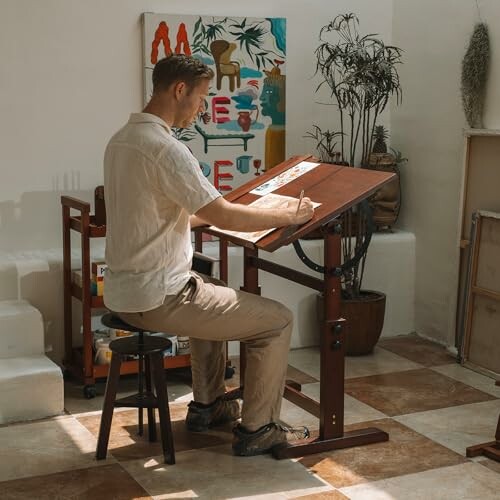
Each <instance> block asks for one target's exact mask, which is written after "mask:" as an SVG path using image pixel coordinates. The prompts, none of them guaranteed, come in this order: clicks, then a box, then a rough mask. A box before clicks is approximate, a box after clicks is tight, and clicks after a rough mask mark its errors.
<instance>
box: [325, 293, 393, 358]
mask: <svg viewBox="0 0 500 500" xmlns="http://www.w3.org/2000/svg"><path fill="white" fill-rule="evenodd" d="M385 301H386V296H385V294H384V293H382V292H377V291H374V290H362V291H361V297H360V298H359V299H342V302H341V316H342V317H343V318H344V319H345V320H346V325H345V337H344V338H345V340H346V354H347V355H348V356H362V355H365V354H370V353H372V352H373V349H374V347H375V345H376V344H377V342H378V340H379V338H380V335H381V334H382V328H383V327H384V317H385ZM317 305H318V319H319V321H320V325H321V324H322V318H323V317H324V302H323V296H322V295H318V303H317Z"/></svg>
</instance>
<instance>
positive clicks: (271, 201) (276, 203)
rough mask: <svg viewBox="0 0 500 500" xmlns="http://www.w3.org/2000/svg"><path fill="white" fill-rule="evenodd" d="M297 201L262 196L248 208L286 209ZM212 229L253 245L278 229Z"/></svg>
mask: <svg viewBox="0 0 500 500" xmlns="http://www.w3.org/2000/svg"><path fill="white" fill-rule="evenodd" d="M316 165H319V163H317V164H316ZM296 199H297V198H293V197H292V196H283V195H280V194H272V193H270V194H267V195H265V196H262V198H258V199H257V200H255V201H253V202H252V203H249V205H248V206H249V207H254V208H264V209H273V208H286V207H287V205H288V202H289V201H291V200H296ZM312 204H313V206H314V208H316V207H319V206H320V205H321V203H317V202H314V201H313V202H312ZM210 229H215V230H216V231H219V232H221V233H224V234H228V235H230V236H235V237H236V238H239V239H241V240H246V241H250V242H251V243H256V242H257V241H259V240H260V239H262V238H263V237H264V236H266V235H268V234H269V233H272V232H273V231H275V230H276V229H277V228H275V227H274V228H272V229H264V230H262V231H253V232H244V231H228V230H225V229H219V228H218V227H215V226H211V228H210Z"/></svg>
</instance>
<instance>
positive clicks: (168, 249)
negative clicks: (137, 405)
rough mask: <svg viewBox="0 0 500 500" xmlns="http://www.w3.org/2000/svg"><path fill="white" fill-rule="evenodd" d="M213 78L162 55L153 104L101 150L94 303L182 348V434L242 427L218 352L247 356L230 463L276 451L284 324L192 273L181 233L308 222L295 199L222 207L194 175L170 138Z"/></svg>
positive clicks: (199, 106)
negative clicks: (186, 375)
mask: <svg viewBox="0 0 500 500" xmlns="http://www.w3.org/2000/svg"><path fill="white" fill-rule="evenodd" d="M212 78H213V72H212V70H211V69H210V68H208V67H207V66H206V65H205V64H203V63H202V62H200V61H198V60H197V59H194V58H191V57H187V56H183V55H172V56H169V57H167V58H165V59H162V60H161V61H159V62H158V63H157V65H156V66H155V68H154V70H153V95H152V97H151V100H150V102H149V103H148V104H147V106H146V107H145V108H144V110H143V112H142V113H136V114H132V115H131V116H130V119H129V121H128V123H127V124H126V125H125V126H124V127H123V128H122V129H121V130H120V131H119V132H117V133H116V134H115V135H114V137H113V138H112V139H111V141H110V142H109V144H108V146H107V149H106V153H105V158H104V188H105V199H106V209H107V235H106V262H107V264H108V270H107V273H106V276H105V287H104V289H105V292H104V301H105V304H106V306H107V307H108V308H109V309H110V310H112V311H115V312H116V313H117V314H118V315H119V316H120V317H121V318H122V319H123V320H125V321H127V322H128V323H131V324H133V325H136V326H139V327H141V328H145V329H147V330H157V331H165V332H172V333H176V334H177V335H180V336H189V337H190V338H191V369H192V375H193V395H194V401H192V402H191V403H190V404H189V409H188V414H187V417H186V425H187V427H188V429H189V430H191V431H204V430H206V429H208V428H209V427H213V426H216V425H219V424H222V423H225V422H228V421H235V420H236V419H238V418H239V417H240V412H239V404H238V402H237V401H226V400H225V399H224V398H223V396H224V393H225V386H224V371H225V349H224V341H227V340H239V341H241V342H244V343H245V345H246V352H247V370H246V374H245V380H244V387H245V401H244V405H243V409H242V414H241V424H239V425H238V426H236V428H235V430H234V433H235V438H234V442H233V450H234V453H235V454H236V455H255V454H259V453H267V452H269V451H271V449H272V448H273V446H276V445H280V444H283V443H284V442H286V434H287V431H288V429H285V428H283V427H281V426H279V425H278V424H277V423H276V422H277V420H278V418H279V413H280V406H281V399H282V391H283V384H284V378H285V372H286V367H287V354H288V349H289V343H290V334H291V330H292V314H291V312H290V311H289V310H288V309H287V308H286V307H284V306H283V305H281V304H280V303H278V302H276V301H273V300H270V299H265V298H262V297H259V296H257V295H253V294H248V293H245V292H242V291H235V290H232V289H230V288H227V287H225V286H221V285H223V283H222V282H220V281H218V280H214V279H211V278H209V277H206V276H200V275H198V274H196V273H194V272H192V271H191V270H190V269H191V260H192V254H193V250H192V246H191V236H190V229H191V227H195V226H198V225H202V224H214V225H216V226H218V227H220V228H224V229H230V230H237V231H257V230H262V229H268V228H273V227H282V226H285V225H289V224H302V223H304V222H307V221H308V220H309V219H311V217H312V215H313V207H312V203H311V201H310V200H309V199H307V198H304V199H303V200H302V203H301V204H300V207H299V208H298V212H297V203H298V202H297V201H294V202H291V203H290V204H289V206H288V207H287V208H285V209H281V210H270V209H268V210H265V209H255V208H251V207H247V206H244V205H238V204H232V203H229V202H228V201H226V200H225V199H224V198H222V197H221V195H220V193H219V192H218V191H217V190H216V189H215V188H214V187H213V186H212V185H211V184H210V183H209V182H208V181H207V180H206V179H205V177H204V176H203V175H202V173H201V171H200V168H199V165H198V162H197V160H196V159H195V158H194V157H193V155H192V154H191V152H190V151H189V149H188V148H187V147H186V146H185V145H184V144H183V143H182V142H180V141H178V140H176V139H175V138H174V137H173V135H172V132H171V127H172V126H175V127H182V128H186V127H189V126H190V125H191V124H192V122H193V121H194V120H195V119H196V117H197V115H198V114H199V113H200V112H202V111H203V110H204V105H205V99H206V97H207V95H208V90H209V85H210V81H211V79H212Z"/></svg>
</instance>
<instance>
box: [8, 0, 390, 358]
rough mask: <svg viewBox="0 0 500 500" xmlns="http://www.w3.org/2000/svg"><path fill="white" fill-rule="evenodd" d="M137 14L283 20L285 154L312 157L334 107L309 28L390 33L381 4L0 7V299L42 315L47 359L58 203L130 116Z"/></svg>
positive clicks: (15, 2) (58, 311)
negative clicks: (352, 16) (318, 130)
mask: <svg viewBox="0 0 500 500" xmlns="http://www.w3.org/2000/svg"><path fill="white" fill-rule="evenodd" d="M148 11H149V12H167V13H168V12H172V13H185V14H214V15H234V16H237V15H241V16H244V15H248V16H262V17H265V16H284V17H286V18H287V20H288V28H287V29H288V31H287V38H288V40H287V45H288V47H287V49H288V55H287V149H288V151H287V153H288V155H292V154H303V153H307V152H312V150H313V144H312V143H311V142H310V141H307V140H306V139H304V138H303V135H304V133H305V132H306V130H308V129H309V128H310V127H311V124H312V123H313V122H314V123H318V124H319V125H321V126H328V127H336V125H335V124H332V122H331V116H332V115H333V114H334V110H333V108H332V107H327V106H320V105H317V104H315V101H318V100H321V98H320V97H318V96H316V95H315V93H314V89H315V88H316V85H317V83H318V80H317V79H315V78H313V75H314V68H315V63H314V56H313V53H314V49H315V48H316V46H317V44H318V33H319V30H320V28H321V27H322V26H323V25H324V24H327V23H328V22H329V21H330V20H332V19H333V18H334V17H335V16H336V15H337V14H340V13H345V12H351V11H354V12H356V13H357V14H358V16H359V18H360V20H361V27H360V29H361V31H363V32H375V33H380V35H381V36H382V38H384V39H385V40H386V41H390V39H391V30H392V0H380V1H378V2H376V3H375V2H367V1H365V0H363V1H361V0H358V1H352V0H350V1H349V0H338V1H336V2H331V1H329V0H322V1H319V0H311V1H309V2H304V1H303V0H274V1H272V2H271V1H269V0H254V1H253V2H244V1H241V0H240V1H233V2H227V1H224V0H212V1H211V2H206V1H201V0H190V1H189V2H187V1H181V0H171V1H168V2H167V1H160V0H105V1H103V0H85V1H82V0H36V1H35V0H0V60H1V61H2V71H1V73H0V116H1V120H0V172H1V182H0V271H2V269H3V270H4V271H5V272H3V271H2V272H0V281H2V283H0V300H1V299H8V298H17V297H18V294H19V295H20V296H23V297H26V298H27V299H28V300H30V302H31V303H33V305H35V306H36V307H38V308H39V309H40V310H41V311H42V313H43V315H44V318H45V320H46V322H47V323H46V325H47V332H46V341H47V339H48V341H47V343H50V344H54V349H55V350H56V354H54V358H55V359H57V358H59V354H60V351H61V344H62V324H61V323H62V290H61V281H60V280H61V268H60V257H59V256H60V246H61V215H60V195H61V194H69V195H72V196H76V197H78V198H83V199H86V200H88V201H91V199H92V193H93V189H94V187H95V186H96V185H98V184H101V183H102V181H103V176H102V156H103V151H104V147H105V144H106V142H107V140H108V139H109V137H110V136H111V135H112V133H113V132H114V131H115V130H116V129H118V128H119V127H120V126H122V124H123V123H124V122H125V121H126V120H127V118H128V115H129V113H130V112H133V111H138V110H140V109H141V104H142V74H141V67H142V60H141V23H140V16H141V13H142V12H148ZM43 251H44V252H45V253H43ZM46 255H50V257H49V258H48V261H47V262H44V258H45V257H44V256H46ZM23 258H27V259H32V262H31V264H33V265H34V266H35V268H36V269H35V271H34V272H31V273H27V272H25V273H24V276H23V278H22V279H20V278H19V277H18V276H17V275H16V267H15V266H14V265H13V263H15V262H17V261H18V259H21V260H22V259H23ZM33 259H34V261H33ZM31 264H30V265H31ZM2 266H3V267H2ZM47 266H48V267H49V268H50V271H48V272H47V271H46V267H47ZM4 278H5V279H4ZM56 344H57V347H56V346H55V345H56Z"/></svg>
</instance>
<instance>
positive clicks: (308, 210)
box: [287, 198, 314, 225]
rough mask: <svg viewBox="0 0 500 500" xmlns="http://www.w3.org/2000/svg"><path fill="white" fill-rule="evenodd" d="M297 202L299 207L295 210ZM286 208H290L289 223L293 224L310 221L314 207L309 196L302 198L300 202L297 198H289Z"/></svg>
mask: <svg viewBox="0 0 500 500" xmlns="http://www.w3.org/2000/svg"><path fill="white" fill-rule="evenodd" d="M299 203H300V207H299V211H298V212H297V206H298V205H299ZM287 209H288V210H290V218H291V224H294V225H295V224H297V225H298V224H304V223H306V222H308V221H310V220H311V219H312V217H313V215H314V207H313V204H312V201H311V200H310V198H302V202H300V201H299V200H290V201H289V202H288V205H287Z"/></svg>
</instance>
